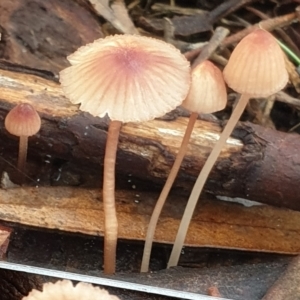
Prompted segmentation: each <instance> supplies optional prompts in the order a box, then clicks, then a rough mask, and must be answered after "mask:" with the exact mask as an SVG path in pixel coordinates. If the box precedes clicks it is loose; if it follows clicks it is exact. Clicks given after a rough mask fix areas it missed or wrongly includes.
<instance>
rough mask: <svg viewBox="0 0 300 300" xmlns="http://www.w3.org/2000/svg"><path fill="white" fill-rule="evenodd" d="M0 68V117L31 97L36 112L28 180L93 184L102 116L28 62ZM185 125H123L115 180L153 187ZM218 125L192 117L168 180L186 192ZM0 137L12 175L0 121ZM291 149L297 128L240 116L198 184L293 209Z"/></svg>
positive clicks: (294, 158)
mask: <svg viewBox="0 0 300 300" xmlns="http://www.w3.org/2000/svg"><path fill="white" fill-rule="evenodd" d="M0 67H1V68H2V70H1V71H0V76H1V80H0V95H1V96H0V98H1V99H0V100H1V101H0V116H1V118H2V119H4V118H5V115H6V114H7V112H8V110H9V108H10V107H12V106H13V105H16V104H17V103H19V102H21V101H24V102H28V103H30V104H32V105H33V106H34V107H35V108H36V109H37V110H38V111H39V113H40V114H41V117H42V119H43V124H42V129H41V131H40V132H39V134H38V135H36V136H34V137H32V138H30V139H29V165H28V166H27V167H28V176H29V177H30V178H31V180H29V181H30V182H32V183H34V184H35V183H36V181H38V180H39V182H44V183H51V184H52V185H66V184H68V185H80V186H89V187H98V186H99V182H100V181H99V180H100V179H101V173H102V167H103V155H104V147H105V142H106V135H107V123H108V122H107V121H108V120H107V118H97V117H92V116H91V115H89V114H86V113H82V112H80V111H79V110H78V107H77V106H74V105H71V104H70V103H69V101H68V100H67V99H66V98H65V97H64V95H63V93H62V91H61V89H60V86H59V84H58V83H56V82H54V81H53V80H49V74H47V73H41V72H37V71H36V70H31V69H28V68H27V69H23V73H21V72H16V70H17V71H20V70H19V69H18V68H16V67H15V66H13V65H9V64H7V63H6V64H1V65H0ZM3 68H6V69H10V70H3ZM12 70H14V71H12ZM25 71H26V74H25V73H24V72H25ZM30 73H34V75H32V74H30ZM37 75H39V76H37ZM43 77H44V78H43ZM46 78H48V79H46ZM177 115H178V114H177ZM186 124H187V118H183V117H180V116H179V117H176V113H174V114H173V117H169V118H168V119H166V118H165V119H160V120H153V121H150V122H145V123H139V124H138V123H128V124H125V125H124V126H123V127H122V130H121V136H120V144H119V151H118V157H117V182H118V185H117V186H118V187H122V188H130V189H131V188H132V186H133V185H135V187H134V188H137V189H139V188H140V189H144V190H145V189H152V190H153V189H155V187H157V188H159V189H160V188H161V185H162V184H163V183H164V181H165V179H166V177H167V175H168V172H169V170H170V167H171V164H172V163H173V161H174V157H175V155H176V153H177V149H178V147H179V145H180V142H181V139H182V136H183V133H184V130H185V126H186ZM1 126H3V125H1ZM221 130H222V129H221V127H220V126H219V125H218V124H217V123H213V122H207V121H203V120H197V122H196V124H195V129H194V131H193V134H192V138H191V141H190V146H189V149H188V152H187V155H186V158H185V160H184V162H183V164H182V167H181V170H180V173H179V176H178V179H177V181H176V183H175V187H177V188H181V189H184V190H185V191H187V192H189V191H190V189H191V188H192V185H193V184H194V180H195V177H196V176H197V174H198V173H199V171H200V169H201V167H202V166H203V164H204V161H205V159H206V157H207V156H208V154H209V152H210V151H211V149H212V147H213V145H214V142H215V140H216V139H217V138H218V136H219V133H220V132H221ZM0 138H1V140H2V141H3V143H2V145H3V146H2V152H3V156H2V166H1V169H2V170H1V171H2V172H3V171H7V172H9V174H10V175H11V176H12V177H13V174H14V169H13V168H12V167H11V166H10V165H8V164H7V161H8V162H9V163H11V164H14V163H15V162H14V161H15V159H14V160H13V161H12V157H16V155H15V153H16V151H17V138H14V137H12V136H10V135H9V134H8V133H7V132H6V131H5V130H4V129H3V128H2V130H1V131H0ZM298 149H300V137H299V135H296V134H287V133H283V132H278V131H274V130H271V129H267V128H263V127H260V126H257V125H253V124H250V123H242V124H240V125H239V126H238V127H237V129H236V130H235V133H234V138H230V139H229V140H228V142H227V145H226V147H225V148H224V150H223V151H222V153H221V156H220V158H219V159H218V162H217V164H216V166H215V167H214V169H213V171H212V173H211V175H210V178H209V180H208V182H207V184H206V186H205V190H206V192H209V193H211V194H213V195H215V196H217V195H225V196H230V197H242V198H246V199H250V200H255V201H261V202H263V203H267V204H271V205H276V206H283V207H287V208H291V209H295V210H300V202H299V201H298V199H299V198H298V194H297V192H298V184H299V182H300V155H299V150H298ZM3 159H5V160H6V162H5V161H3ZM97 166H99V167H97Z"/></svg>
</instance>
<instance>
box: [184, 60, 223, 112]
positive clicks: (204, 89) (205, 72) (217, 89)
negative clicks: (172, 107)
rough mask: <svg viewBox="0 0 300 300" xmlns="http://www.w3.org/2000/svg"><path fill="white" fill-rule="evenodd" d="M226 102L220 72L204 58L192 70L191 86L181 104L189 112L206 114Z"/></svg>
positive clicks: (219, 108)
mask: <svg viewBox="0 0 300 300" xmlns="http://www.w3.org/2000/svg"><path fill="white" fill-rule="evenodd" d="M226 102H227V93H226V87H225V82H224V79H223V75H222V72H221V71H220V70H219V69H218V68H217V67H216V66H215V65H214V64H213V63H211V62H210V61H209V60H205V61H204V62H202V63H201V64H199V65H198V66H197V67H196V68H195V69H194V70H193V71H192V83H191V88H190V91H189V93H188V95H187V97H186V99H185V100H184V101H183V103H182V106H183V107H184V108H186V109H188V110H189V111H191V112H196V113H203V114H208V113H213V112H216V111H219V110H222V109H223V108H225V106H226Z"/></svg>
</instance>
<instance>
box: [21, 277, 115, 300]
mask: <svg viewBox="0 0 300 300" xmlns="http://www.w3.org/2000/svg"><path fill="white" fill-rule="evenodd" d="M53 299H55V300H82V299H84V300H119V298H118V297H117V296H113V295H110V294H109V293H108V292H107V291H106V290H104V289H101V288H99V287H94V286H93V285H91V284H89V283H85V282H79V283H77V284H76V285H75V286H73V284H72V282H71V281H70V280H60V281H57V282H56V283H52V282H48V283H45V284H44V285H43V290H42V291H38V290H35V289H33V290H32V291H31V292H30V293H29V294H28V296H26V297H23V298H22V300H53Z"/></svg>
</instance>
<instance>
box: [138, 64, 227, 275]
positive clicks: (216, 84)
mask: <svg viewBox="0 0 300 300" xmlns="http://www.w3.org/2000/svg"><path fill="white" fill-rule="evenodd" d="M226 102H227V93H226V87H225V82H224V79H223V76H222V72H221V71H220V70H219V69H218V68H217V67H216V66H215V65H214V64H213V63H211V62H210V61H209V60H205V61H203V62H202V63H200V64H198V65H197V66H196V67H195V68H194V69H193V71H192V83H191V87H190V90H189V93H188V95H187V97H186V99H185V100H184V101H183V103H182V106H183V107H184V108H186V109H188V110H189V111H191V115H190V118H189V122H188V125H187V128H186V131H185V134H184V137H183V139H182V143H181V146H180V149H179V151H178V153H177V156H176V159H175V162H174V164H173V166H172V169H171V171H170V173H169V176H168V178H167V181H166V183H165V185H164V187H163V189H162V191H161V194H160V196H159V198H158V200H157V202H156V205H155V208H154V210H153V213H152V216H151V219H150V222H149V225H148V229H147V235H146V241H145V246H144V254H143V259H142V266H141V272H148V268H149V260H150V254H151V247H152V243H153V237H154V232H155V228H156V224H157V221H158V218H159V215H160V213H161V211H162V208H163V206H164V204H165V202H166V199H167V197H168V194H169V192H170V190H171V187H172V185H173V183H174V181H175V178H176V176H177V173H178V171H179V168H180V165H181V163H182V161H183V158H184V156H185V154H186V151H187V148H188V143H189V139H190V136H191V133H192V130H193V128H194V124H195V122H196V120H197V117H198V114H199V113H204V114H208V113H213V112H216V111H219V110H222V109H224V108H225V106H226Z"/></svg>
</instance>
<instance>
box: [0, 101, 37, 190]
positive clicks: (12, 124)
mask: <svg viewBox="0 0 300 300" xmlns="http://www.w3.org/2000/svg"><path fill="white" fill-rule="evenodd" d="M4 123H5V128H6V130H7V131H8V132H9V133H10V134H12V135H15V136H18V137H20V142H19V157H18V169H19V172H20V174H21V178H20V183H21V184H22V183H23V178H24V170H25V163H26V158H27V147H28V137H29V136H32V135H35V134H36V133H37V132H38V131H39V130H40V128H41V118H40V116H39V115H38V113H37V112H36V110H35V109H34V108H33V107H32V106H31V105H30V104H28V103H22V104H19V105H17V106H15V107H14V108H13V109H12V110H11V111H10V112H9V113H8V114H7V116H6V118H5V122H4Z"/></svg>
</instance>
